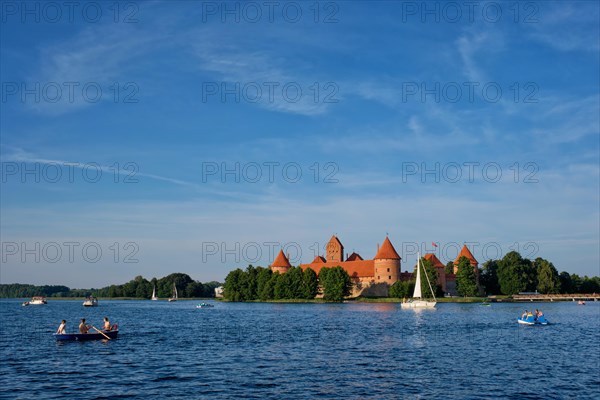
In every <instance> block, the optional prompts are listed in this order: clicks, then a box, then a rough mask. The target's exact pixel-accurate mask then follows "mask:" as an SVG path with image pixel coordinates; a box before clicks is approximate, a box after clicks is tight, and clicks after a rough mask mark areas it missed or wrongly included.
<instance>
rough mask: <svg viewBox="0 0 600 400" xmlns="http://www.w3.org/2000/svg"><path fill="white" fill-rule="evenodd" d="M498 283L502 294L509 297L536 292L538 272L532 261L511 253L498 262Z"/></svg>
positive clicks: (516, 253) (513, 252) (514, 252)
mask: <svg viewBox="0 0 600 400" xmlns="http://www.w3.org/2000/svg"><path fill="white" fill-rule="evenodd" d="M498 283H499V284H500V290H501V291H502V293H503V294H507V295H512V294H516V293H519V292H523V291H534V290H536V287H537V274H536V270H535V268H534V267H533V264H532V263H531V261H529V260H528V259H526V258H523V257H521V255H520V254H519V253H518V252H516V251H511V252H509V253H507V254H506V255H505V256H504V257H503V258H502V260H500V261H498Z"/></svg>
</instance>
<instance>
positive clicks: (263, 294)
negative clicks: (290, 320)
mask: <svg viewBox="0 0 600 400" xmlns="http://www.w3.org/2000/svg"><path fill="white" fill-rule="evenodd" d="M280 278H281V274H280V273H279V272H274V273H272V274H271V278H270V279H269V281H268V282H267V283H266V284H265V286H264V287H263V288H262V289H261V291H260V299H261V300H274V299H275V286H277V282H278V281H279V279H280Z"/></svg>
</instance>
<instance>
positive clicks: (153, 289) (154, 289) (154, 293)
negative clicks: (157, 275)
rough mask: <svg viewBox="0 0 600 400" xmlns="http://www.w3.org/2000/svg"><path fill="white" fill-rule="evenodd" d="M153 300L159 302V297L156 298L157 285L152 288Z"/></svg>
mask: <svg viewBox="0 0 600 400" xmlns="http://www.w3.org/2000/svg"><path fill="white" fill-rule="evenodd" d="M152 300H158V297H156V285H155V286H154V287H153V288H152Z"/></svg>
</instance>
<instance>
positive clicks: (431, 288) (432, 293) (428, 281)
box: [425, 271, 437, 301]
mask: <svg viewBox="0 0 600 400" xmlns="http://www.w3.org/2000/svg"><path fill="white" fill-rule="evenodd" d="M425 278H427V283H428V284H429V290H431V295H432V296H433V300H435V301H437V299H436V298H435V293H434V292H433V287H431V281H430V280H429V275H428V274H427V271H425Z"/></svg>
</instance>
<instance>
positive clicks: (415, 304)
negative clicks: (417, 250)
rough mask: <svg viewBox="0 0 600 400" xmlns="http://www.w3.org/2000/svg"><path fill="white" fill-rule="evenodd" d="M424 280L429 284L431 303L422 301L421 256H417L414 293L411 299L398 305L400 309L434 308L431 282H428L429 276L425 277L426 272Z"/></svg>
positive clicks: (434, 302) (435, 302) (434, 299)
mask: <svg viewBox="0 0 600 400" xmlns="http://www.w3.org/2000/svg"><path fill="white" fill-rule="evenodd" d="M425 278H427V283H428V284H429V290H431V295H432V296H433V301H427V300H423V299H422V297H423V296H422V294H421V254H418V258H417V281H416V282H415V291H414V292H413V298H412V299H410V300H408V301H406V302H404V303H402V304H400V306H401V307H402V308H435V305H436V304H437V300H436V298H435V293H434V292H433V288H432V287H431V282H430V281H429V276H428V275H427V272H425Z"/></svg>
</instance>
